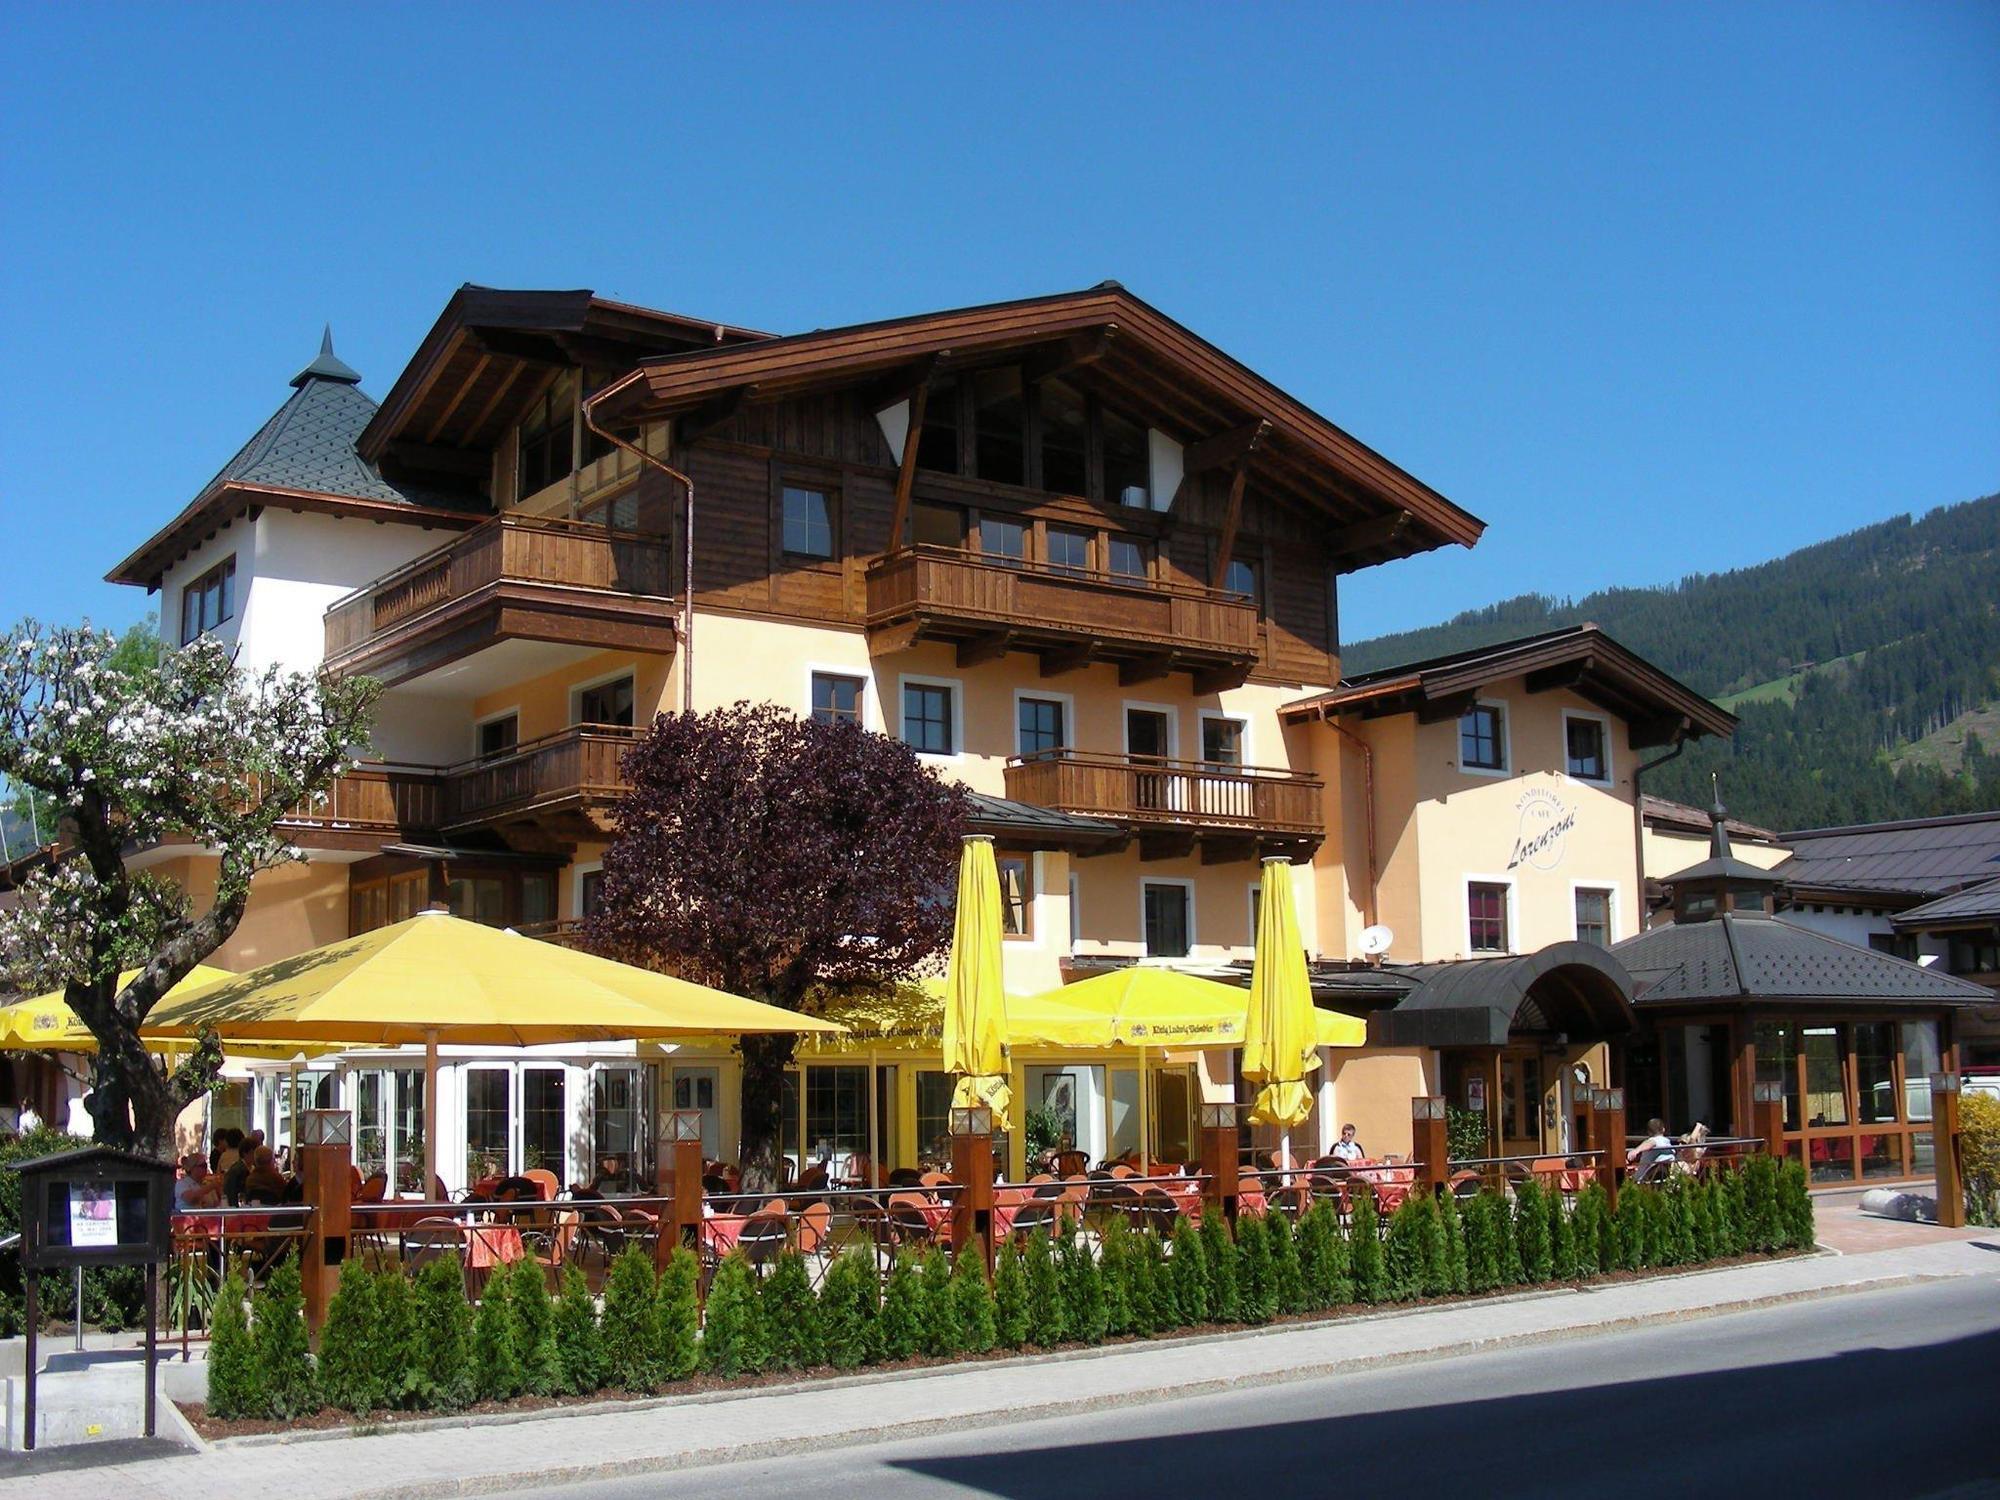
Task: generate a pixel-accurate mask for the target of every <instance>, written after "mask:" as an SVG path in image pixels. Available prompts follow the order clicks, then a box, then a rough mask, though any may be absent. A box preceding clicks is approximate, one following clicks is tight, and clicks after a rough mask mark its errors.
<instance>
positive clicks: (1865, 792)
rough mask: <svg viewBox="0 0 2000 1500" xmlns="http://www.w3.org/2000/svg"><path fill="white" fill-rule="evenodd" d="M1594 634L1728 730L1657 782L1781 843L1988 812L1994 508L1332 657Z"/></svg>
mask: <svg viewBox="0 0 2000 1500" xmlns="http://www.w3.org/2000/svg"><path fill="white" fill-rule="evenodd" d="M1585 620H1593V621H1595V622H1596V623H1597V624H1599V625H1601V626H1603V627H1604V629H1605V630H1607V631H1609V632H1610V633H1611V634H1612V635H1613V636H1614V637H1616V638H1617V639H1618V640H1620V641H1622V642H1623V643H1624V644H1626V645H1628V646H1630V647H1631V648H1632V649H1633V650H1635V651H1637V652H1639V653H1640V654H1642V655H1644V656H1646V657H1648V658H1650V659H1651V660H1653V661H1655V662H1657V663H1659V665H1660V666H1662V667H1664V668H1665V669H1666V670H1667V671H1669V672H1671V673H1673V674H1674V675H1675V676H1676V677H1679V678H1681V679H1682V680H1683V681H1685V682H1687V683H1688V684H1689V685H1690V686H1692V687H1695V688H1697V689H1699V690H1700V691H1702V692H1705V693H1707V694H1709V695H1710V696H1711V697H1713V698H1715V699H1716V700H1717V701H1718V702H1720V703H1722V704H1723V705H1724V706H1725V707H1728V708H1729V709H1730V710H1731V711H1732V712H1735V713H1737V714H1738V715H1740V716H1741V718H1742V726H1741V728H1740V729H1739V730H1738V732H1737V737H1736V742H1735V744H1734V745H1729V746H1724V745H1698V746H1696V747H1694V748H1692V749H1690V750H1689V751H1688V753H1687V754H1685V755H1683V756H1682V757H1681V758H1680V759H1679V760H1677V761H1674V762H1672V763H1670V764H1669V765H1668V766H1666V767H1663V768H1662V769H1661V770H1660V771H1658V772H1656V773H1655V776H1654V780H1653V783H1652V785H1653V787H1654V789H1655V790H1658V791H1659V792H1661V793H1662V794H1664V795H1666V796H1671V797H1680V798H1683V799H1685V800H1690V801H1697V802H1703V803H1705V802H1706V801H1707V788H1708V785H1709V774H1710V773H1711V772H1720V773H1721V775H1722V778H1723V786H1724V793H1725V796H1726V797H1727V799H1728V801H1729V803H1730V805H1731V807H1732V808H1733V809H1734V810H1735V811H1737V812H1738V813H1739V814H1740V815H1741V816H1744V817H1747V818H1751V819H1753V820H1755V821H1758V822H1763V823H1767V824H1771V825H1773V826H1776V827H1781V828H1796V827H1807V826H1812V825H1815V824H1826V823H1841V822H1859V821H1867V820H1871V819H1876V818H1889V817H1919V816H1929V815H1932V814H1936V813H1945V812H1955V811H1966V810H1970V809H1973V808H1983V807H1994V806H2000V713H1995V712H1992V710H1995V709H2000V495H1993V496H1988V497H1987V498H1985V499H1983V500H1974V501H1969V502H1967V503H1965V504H1963V505H1953V506H1946V507H1943V508H1941V509H1938V510H1934V511H1931V512H1929V513H1928V514H1926V515H1924V516H1922V517H1918V518H1912V517H1910V516H1907V515H1902V516H1897V517H1895V518H1893V519H1891V520H1888V521H1884V522H1882V523H1880V524H1879V525H1875V526H1869V527H1865V528H1863V529H1862V530H1860V531H1855V532H1850V533H1848V534H1847V535H1845V536H1841V537H1835V538H1834V539H1833V540H1831V541H1828V542H1821V543H1819V544H1817V545H1815V546H1812V547H1805V548H1801V549H1800V550H1799V551H1797V552H1793V553H1789V554H1787V555H1786V556H1784V557H1780V558H1776V559H1773V560H1772V561H1770V562H1767V563H1761V564H1759V565H1757V566H1756V567H1752V568H1740V569H1737V570H1735V571H1733V572H1728V573H1697V574H1691V575H1690V576H1688V577H1686V578H1683V579H1681V580H1680V581H1679V582H1678V583H1674V584H1669V585H1666V586H1664V587H1661V588H1649V589H1607V590H1603V591H1601V592H1599V593H1595V594H1590V595H1588V596H1586V597H1584V598H1582V599H1551V598H1548V597H1546V596H1543V595H1539V594H1527V595H1522V596H1520V597H1519V598H1515V599H1509V600H1506V601H1504V602H1502V603H1500V604H1495V605H1491V606H1489V607H1487V608H1485V609H1478V610H1468V611H1466V612H1465V613H1463V614H1460V615H1458V616H1455V617H1454V618H1452V619H1450V620H1447V621H1446V622H1444V623H1443V624H1441V625H1435V626H1431V627H1428V628H1426V629H1423V630H1413V631H1406V632H1403V633H1401V634H1398V635H1390V636H1379V637H1376V638H1375V639H1373V640H1366V641H1358V642H1354V643H1353V644H1351V645H1349V646H1347V647H1346V649H1345V652H1344V654H1343V659H1342V665H1343V667H1344V669H1345V670H1346V671H1348V672H1349V673H1355V672H1365V671H1372V670H1374V669H1376V668H1378V667H1383V666H1389V665H1393V664H1394V663H1396V662H1400V661H1410V660H1414V659H1417V658H1421V657H1427V656H1435V655H1440V654H1443V653H1446V652H1450V651H1458V650H1463V649H1465V648H1467V647H1471V646H1478V645H1485V644H1489V643H1491V642H1494V641H1499V640H1506V639H1509V638H1511V637H1514V636H1519V635H1527V634H1530V633H1532V632H1535V631H1540V630H1547V629H1550V628H1552V627H1554V626H1558V625H1568V624H1575V623H1579V622H1582V621H1585Z"/></svg>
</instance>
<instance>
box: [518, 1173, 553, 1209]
mask: <svg viewBox="0 0 2000 1500" xmlns="http://www.w3.org/2000/svg"><path fill="white" fill-rule="evenodd" d="M521 1175H522V1176H523V1177H525V1178H527V1179H528V1181H530V1182H532V1183H533V1184H534V1185H535V1186H536V1187H537V1188H539V1189H541V1194H542V1202H544V1203H553V1202H555V1201H556V1195H557V1194H558V1193H560V1192H561V1191H562V1183H561V1181H560V1180H559V1179H558V1178H557V1177H556V1174H555V1173H553V1172H551V1171H550V1170H549V1169H548V1168H547V1167H530V1168H528V1170H527V1171H525V1172H523V1173H522V1174H521Z"/></svg>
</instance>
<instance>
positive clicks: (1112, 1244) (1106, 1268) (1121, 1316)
mask: <svg viewBox="0 0 2000 1500" xmlns="http://www.w3.org/2000/svg"><path fill="white" fill-rule="evenodd" d="M1131 1244H1132V1230H1131V1227H1130V1226H1129V1225H1128V1224H1127V1223H1126V1222H1125V1220H1124V1219H1123V1218H1122V1217H1119V1216H1115V1215H1114V1216H1113V1217H1112V1218H1110V1219H1109V1220H1107V1221H1106V1222H1105V1225H1104V1229H1103V1231H1102V1233H1101V1234H1100V1235H1099V1237H1098V1244H1097V1276H1098V1280H1099V1281H1101V1282H1102V1283H1103V1284H1104V1332H1105V1334H1106V1335H1107V1336H1108V1337H1111V1338H1117V1337H1118V1336H1119V1335H1120V1334H1126V1333H1132V1332H1134V1331H1135V1329H1134V1321H1135V1316H1134V1309H1133V1306H1132V1292H1133V1285H1132V1283H1133V1268H1132V1254H1131Z"/></svg>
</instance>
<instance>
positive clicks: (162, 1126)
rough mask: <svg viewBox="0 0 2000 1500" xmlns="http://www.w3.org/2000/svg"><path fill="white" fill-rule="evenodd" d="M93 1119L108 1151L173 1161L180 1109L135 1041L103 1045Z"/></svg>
mask: <svg viewBox="0 0 2000 1500" xmlns="http://www.w3.org/2000/svg"><path fill="white" fill-rule="evenodd" d="M90 1113H91V1118H92V1119H93V1120H94V1121H95V1122H96V1135H97V1139H98V1140H99V1141H100V1142H102V1143H103V1144H104V1145H107V1146H116V1147H119V1148H121V1149H123V1150H126V1151H137V1152H139V1153H140V1154H142V1155H146V1156H153V1157H157V1158H159V1159H160V1160H161V1161H172V1160H173V1159H174V1122H175V1120H177V1119H178V1118H179V1116H180V1104H179V1102H178V1101H177V1100H176V1098H175V1096H174V1092H173V1090H172V1088H170V1087H169V1086H168V1083H167V1080H166V1078H165V1077H163V1076H162V1075H161V1073H160V1070H159V1069H158V1068H156V1067H154V1066H153V1060H152V1059H151V1058H150V1057H148V1056H147V1055H146V1049H145V1047H144V1045H143V1044H142V1043H141V1042H140V1041H139V1039H138V1038H137V1037H120V1038H118V1040H117V1042H116V1043H114V1044H113V1045H111V1046H106V1045H105V1044H104V1042H103V1041H102V1039H100V1040H99V1043H98V1049H97V1063H96V1066H95V1067H94V1068H93V1069H92V1070H91V1097H90Z"/></svg>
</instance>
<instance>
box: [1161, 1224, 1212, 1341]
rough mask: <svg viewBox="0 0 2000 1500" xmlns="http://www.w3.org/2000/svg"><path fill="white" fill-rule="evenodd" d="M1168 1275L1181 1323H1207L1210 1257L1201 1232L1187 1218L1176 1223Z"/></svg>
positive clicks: (1168, 1263)
mask: <svg viewBox="0 0 2000 1500" xmlns="http://www.w3.org/2000/svg"><path fill="white" fill-rule="evenodd" d="M1167 1274H1168V1276H1169V1278H1170V1279H1171V1280H1172V1281H1173V1284H1174V1305H1175V1307H1176V1308H1177V1309H1178V1310H1179V1312H1180V1315H1181V1322H1182V1323H1183V1324H1184V1325H1192V1324H1199V1323H1206V1322H1207V1321H1208V1318H1209V1308H1208V1256H1207V1254H1206V1253H1205V1252H1204V1251H1203V1249H1202V1243H1201V1231H1200V1230H1198V1229H1196V1228H1195V1226H1194V1222H1193V1221H1192V1220H1191V1219H1188V1218H1187V1217H1185V1216H1183V1217H1181V1218H1178V1219H1176V1220H1175V1221H1174V1238H1173V1253H1172V1254H1170V1255H1169V1256H1168V1257H1167Z"/></svg>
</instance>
